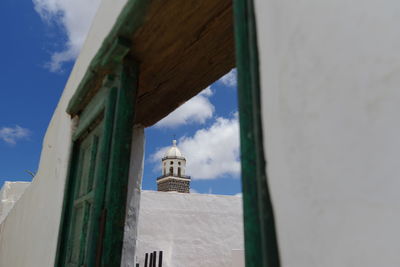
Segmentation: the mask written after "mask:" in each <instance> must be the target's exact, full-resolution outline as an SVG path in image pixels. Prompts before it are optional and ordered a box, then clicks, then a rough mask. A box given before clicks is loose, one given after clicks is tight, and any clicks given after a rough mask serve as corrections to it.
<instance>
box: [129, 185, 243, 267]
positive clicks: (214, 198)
mask: <svg viewBox="0 0 400 267" xmlns="http://www.w3.org/2000/svg"><path fill="white" fill-rule="evenodd" d="M242 216H243V214H242V198H241V197H237V196H222V195H206V194H196V193H191V194H182V193H177V192H155V191H142V194H141V199H140V211H139V224H138V237H137V239H138V243H137V252H136V256H137V258H138V259H139V263H140V266H142V267H143V266H144V261H145V254H146V253H151V252H153V251H157V252H158V251H163V267H189V266H190V267H203V266H219V267H232V266H234V263H236V264H240V263H241V262H240V260H236V262H233V256H232V253H233V251H234V250H236V251H237V250H239V255H240V251H241V253H243V220H242ZM132 266H133V265H132ZM238 266H241V267H244V264H243V263H242V265H238Z"/></svg>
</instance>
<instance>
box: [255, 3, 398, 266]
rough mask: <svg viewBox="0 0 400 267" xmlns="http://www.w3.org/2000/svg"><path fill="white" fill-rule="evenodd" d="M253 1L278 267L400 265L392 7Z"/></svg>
mask: <svg viewBox="0 0 400 267" xmlns="http://www.w3.org/2000/svg"><path fill="white" fill-rule="evenodd" d="M255 2H256V11H257V14H256V15H257V23H258V39H259V47H260V56H261V74H262V75H261V76H262V77H261V82H262V105H263V106H262V109H263V110H262V112H263V127H264V138H265V150H266V157H267V161H268V169H267V172H268V176H269V181H270V186H271V191H272V197H273V202H274V207H275V212H276V218H277V227H278V239H279V246H280V250H281V256H282V263H283V266H284V267H322V266H323V267H337V266H349V267H375V266H385V267H396V266H400V253H399V250H400V242H399V240H400V231H399V230H398V228H399V225H400V212H399V211H400V194H399V188H400V178H399V177H400V167H399V166H400V164H399V162H400V161H399V158H400V138H399V136H400V116H399V114H400V27H399V25H400V2H399V1H395V0H381V1H377V0H335V1H320V0H296V1H293V0H256V1H255Z"/></svg>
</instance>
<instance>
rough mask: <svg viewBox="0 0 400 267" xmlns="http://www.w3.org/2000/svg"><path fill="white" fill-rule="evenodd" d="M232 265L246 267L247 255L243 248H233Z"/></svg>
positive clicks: (233, 266)
mask: <svg viewBox="0 0 400 267" xmlns="http://www.w3.org/2000/svg"><path fill="white" fill-rule="evenodd" d="M230 266H231V267H245V257H244V250H243V249H233V250H232V263H231V265H230Z"/></svg>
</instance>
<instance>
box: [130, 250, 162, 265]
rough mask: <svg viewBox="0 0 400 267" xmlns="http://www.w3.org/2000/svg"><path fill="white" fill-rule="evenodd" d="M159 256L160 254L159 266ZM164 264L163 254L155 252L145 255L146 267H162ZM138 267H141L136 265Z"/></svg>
mask: <svg viewBox="0 0 400 267" xmlns="http://www.w3.org/2000/svg"><path fill="white" fill-rule="evenodd" d="M157 254H158V264H157ZM162 264H163V252H162V251H158V252H157V251H153V252H150V253H146V254H145V258H144V267H162ZM136 267H140V264H139V263H136Z"/></svg>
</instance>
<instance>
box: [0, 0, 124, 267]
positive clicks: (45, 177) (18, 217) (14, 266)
mask: <svg viewBox="0 0 400 267" xmlns="http://www.w3.org/2000/svg"><path fill="white" fill-rule="evenodd" d="M126 2H127V0H103V2H102V4H101V6H100V8H99V10H98V13H97V15H96V17H95V19H94V23H93V27H92V28H91V30H90V32H89V35H88V37H87V40H86V42H85V45H84V46H83V48H82V51H81V54H80V55H79V58H78V59H77V62H76V64H75V66H74V68H73V70H72V73H71V75H70V77H69V80H68V82H67V85H66V87H65V89H64V92H63V95H62V97H61V99H60V102H59V103H58V106H57V109H56V110H55V112H54V114H53V117H52V120H51V122H50V124H49V127H48V129H47V132H46V136H45V138H44V141H43V148H42V153H41V159H40V165H39V170H38V173H37V175H36V177H35V179H34V180H33V182H32V184H31V186H29V187H28V189H27V190H26V191H25V193H24V195H23V196H22V197H21V199H20V200H19V201H18V202H17V203H16V204H15V206H14V208H13V209H12V210H11V211H10V213H9V215H8V216H7V218H6V219H5V220H4V221H3V222H2V223H1V225H0V266H1V267H3V266H4V267H46V266H53V265H54V259H55V254H56V245H57V237H58V231H59V223H60V216H61V207H62V201H63V193H64V185H65V180H66V174H67V167H68V158H69V154H70V146H71V130H72V128H73V125H72V123H71V120H70V117H69V116H68V115H67V113H66V112H65V110H66V108H67V105H68V102H69V100H70V98H71V96H72V95H73V94H74V92H75V90H76V88H77V86H78V84H79V82H80V81H81V79H82V78H83V75H84V74H85V72H86V69H87V67H88V66H89V63H90V61H91V59H92V58H93V56H94V55H95V53H96V52H97V50H98V49H99V47H100V46H101V44H102V42H103V40H104V38H105V36H106V35H107V34H108V33H109V31H110V30H111V28H112V26H113V24H114V22H115V21H116V18H117V16H118V15H119V13H120V11H121V10H122V8H123V6H124V5H125V3H126ZM44 218H45V219H44Z"/></svg>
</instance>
